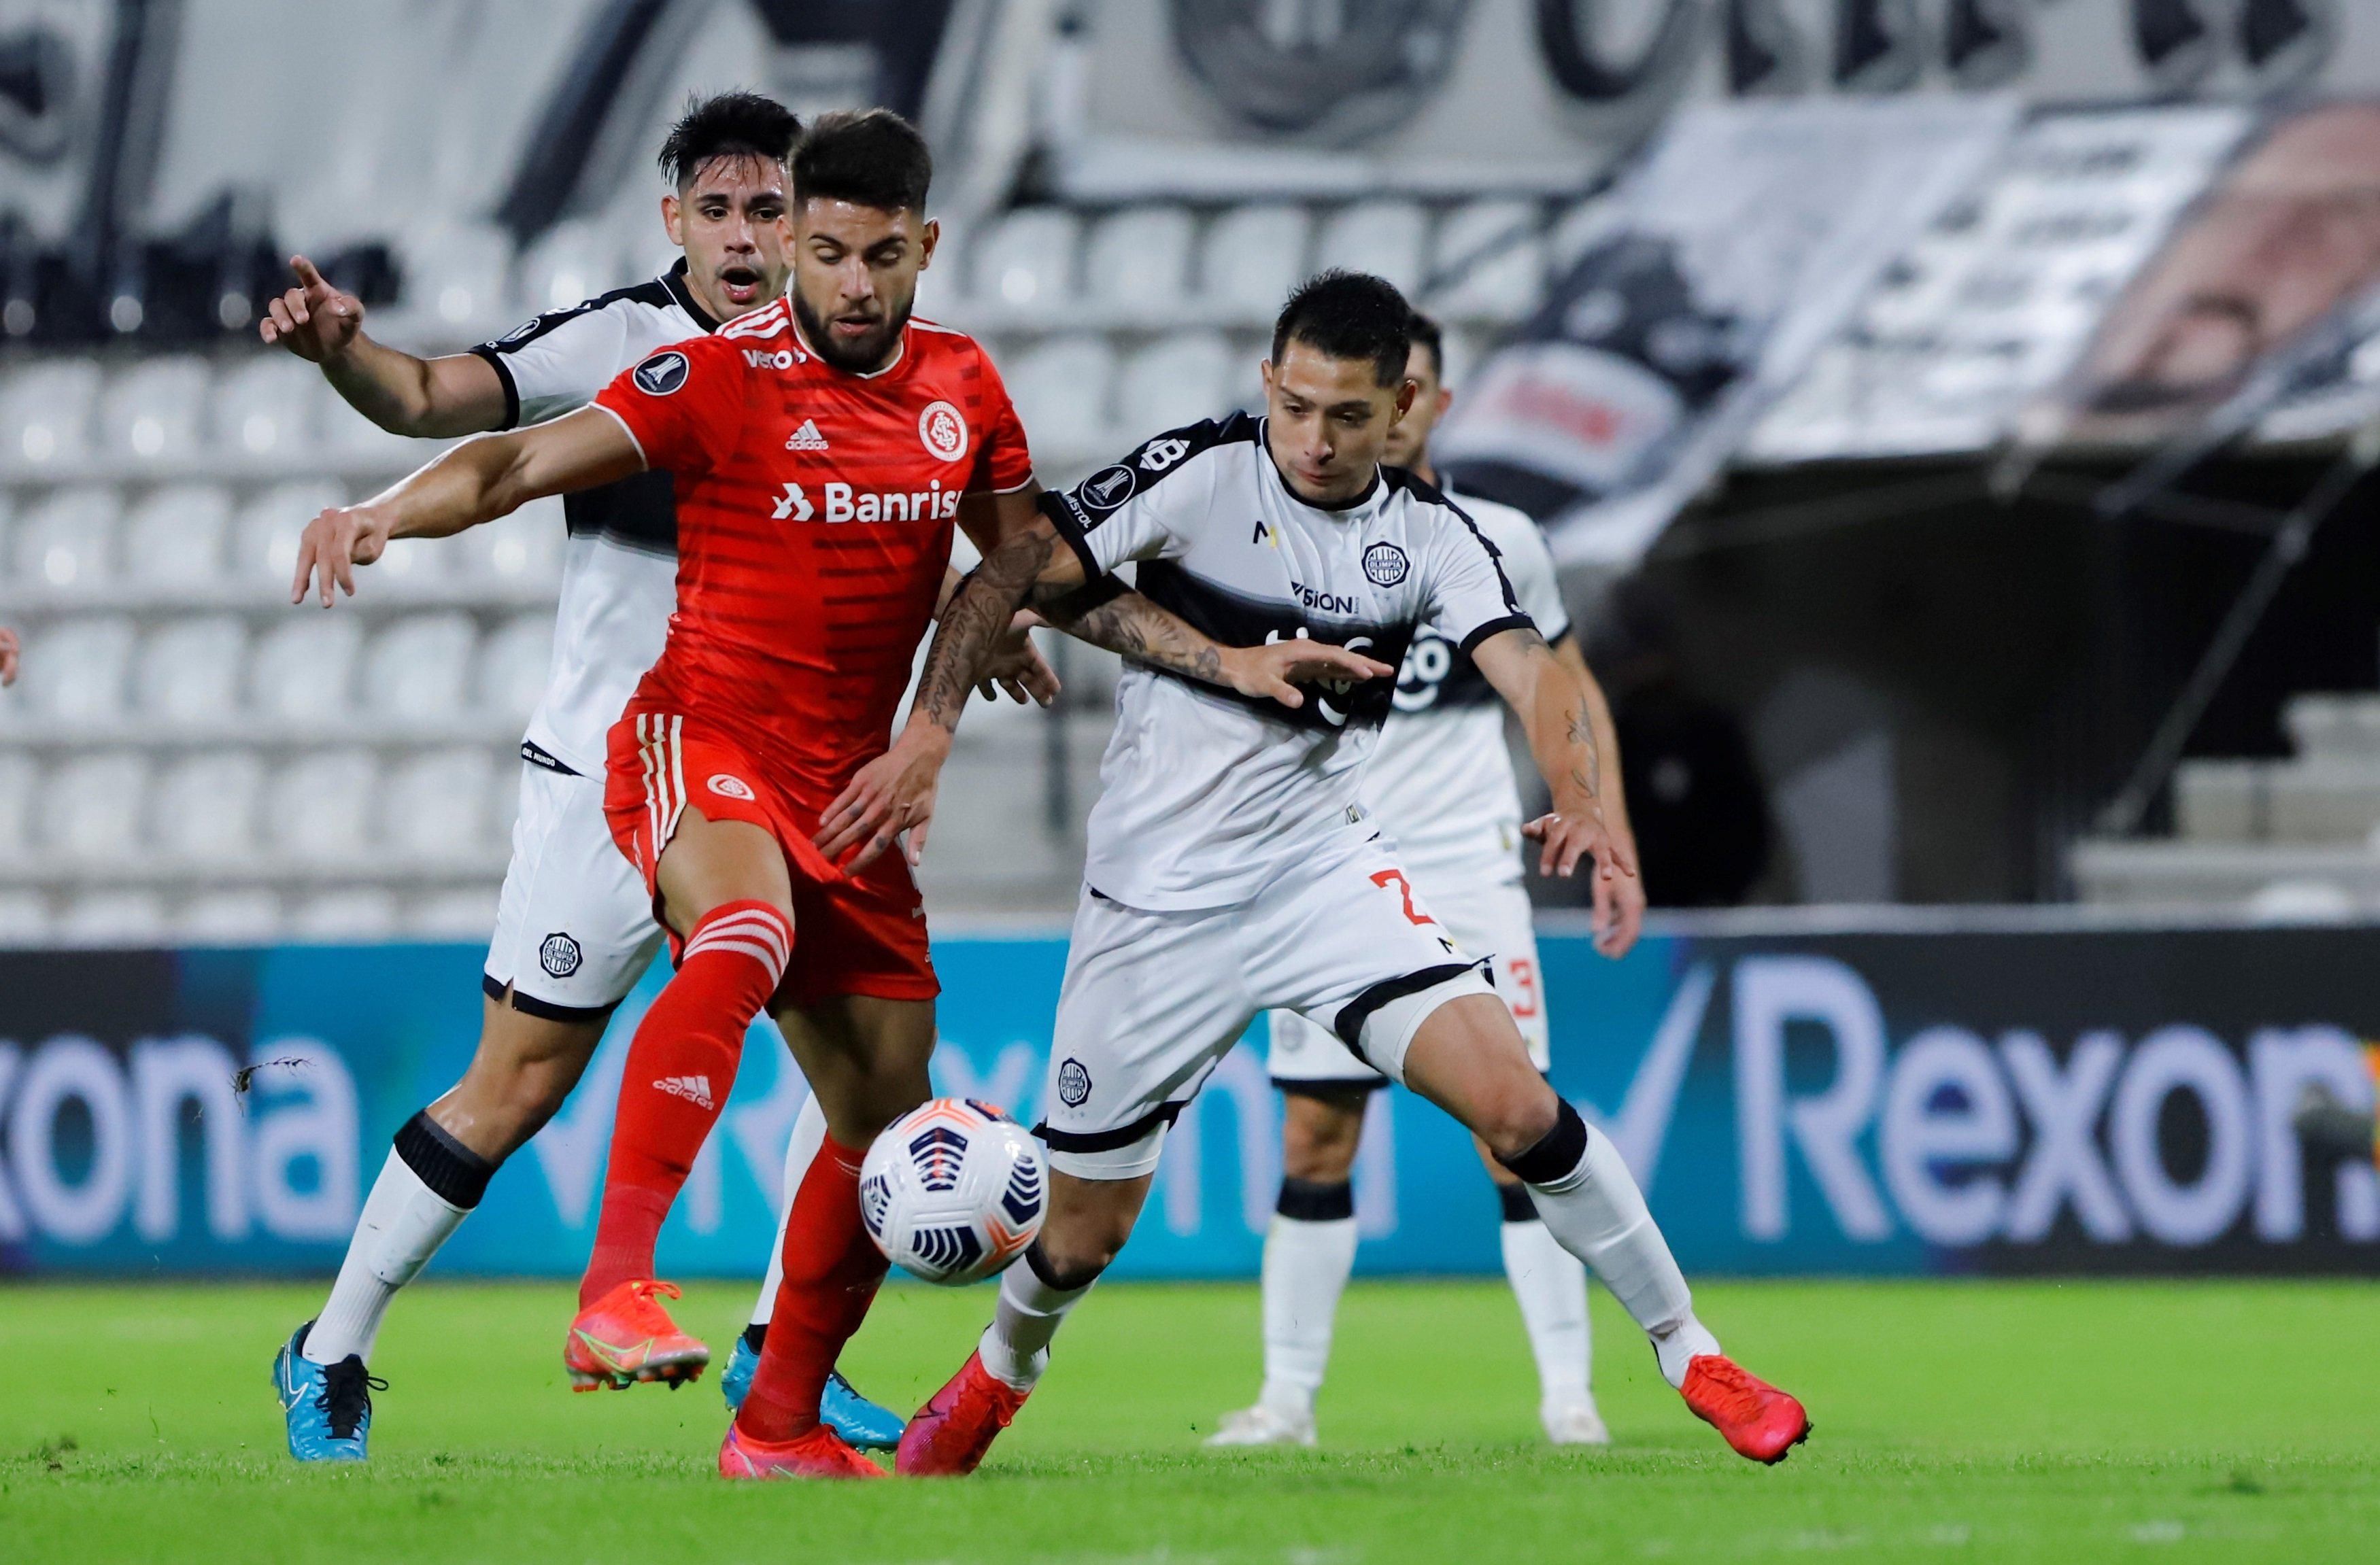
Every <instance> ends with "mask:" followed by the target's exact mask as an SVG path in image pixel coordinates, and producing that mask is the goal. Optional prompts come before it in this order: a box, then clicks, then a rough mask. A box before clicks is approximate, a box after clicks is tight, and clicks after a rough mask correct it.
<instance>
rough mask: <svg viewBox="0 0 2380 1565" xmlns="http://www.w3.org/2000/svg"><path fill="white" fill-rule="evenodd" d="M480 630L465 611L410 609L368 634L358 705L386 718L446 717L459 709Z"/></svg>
mask: <svg viewBox="0 0 2380 1565" xmlns="http://www.w3.org/2000/svg"><path fill="white" fill-rule="evenodd" d="M479 638H480V633H479V629H478V627H477V626H475V625H473V624H472V623H471V620H470V616H468V614H459V613H442V614H416V615H413V616H411V617H409V618H407V619H401V620H397V621H395V623H393V624H391V625H388V626H387V628H385V629H383V631H381V632H380V634H379V635H377V636H375V637H372V641H371V647H370V650H369V651H367V652H366V653H365V655H364V666H363V697H362V698H363V706H364V708H365V710H369V711H373V712H378V713H383V714H385V715H387V716H390V717H406V718H439V717H451V716H453V715H454V714H455V713H456V712H458V711H460V710H462V708H463V704H464V698H465V693H466V691H467V690H468V687H469V675H470V670H471V653H472V650H473V649H474V648H475V647H476V646H477V645H478V643H479Z"/></svg>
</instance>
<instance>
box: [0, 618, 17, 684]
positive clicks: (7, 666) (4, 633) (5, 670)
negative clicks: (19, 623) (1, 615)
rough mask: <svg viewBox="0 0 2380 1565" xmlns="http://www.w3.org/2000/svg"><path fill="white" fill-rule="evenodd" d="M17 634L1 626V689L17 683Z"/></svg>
mask: <svg viewBox="0 0 2380 1565" xmlns="http://www.w3.org/2000/svg"><path fill="white" fill-rule="evenodd" d="M18 645H19V643H18V640H17V633H16V632H15V631H13V630H10V629H9V628H8V627H7V626H6V625H0V689H6V687H7V686H9V685H14V684H16V683H17V652H18Z"/></svg>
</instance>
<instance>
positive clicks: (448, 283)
mask: <svg viewBox="0 0 2380 1565" xmlns="http://www.w3.org/2000/svg"><path fill="white" fill-rule="evenodd" d="M404 260H405V267H404V271H405V303H406V304H407V305H408V306H410V307H411V308H413V309H418V310H420V311H421V312H422V313H423V314H424V315H425V316H427V317H429V318H430V319H431V320H435V321H443V322H444V323H445V325H446V326H448V327H449V328H455V327H461V328H465V329H470V328H475V327H486V326H488V325H490V324H491V323H492V322H493V321H498V320H501V319H502V318H503V317H504V312H505V296H504V273H505V272H506V271H507V269H508V268H509V267H510V266H511V263H512V243H511V241H510V240H508V239H507V238H506V237H504V230H502V229H500V228H497V227H495V226H493V225H492V224H440V225H438V226H436V227H432V228H430V229H427V230H425V231H424V232H423V233H422V234H421V235H420V237H419V238H416V239H414V240H412V241H410V242H409V243H407V245H406V247H405V257H404Z"/></svg>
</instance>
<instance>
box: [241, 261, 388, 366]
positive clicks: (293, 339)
mask: <svg viewBox="0 0 2380 1565" xmlns="http://www.w3.org/2000/svg"><path fill="white" fill-rule="evenodd" d="M289 270H290V271H292V272H294V273H297V286H296V287H294V288H290V289H287V290H285V292H284V293H283V294H282V296H281V297H279V298H277V299H274V300H273V301H272V302H271V303H269V304H267V305H266V306H265V307H264V319H263V320H261V321H258V322H257V323H256V331H257V334H258V335H259V336H261V337H262V338H263V339H264V340H265V341H266V342H267V343H279V344H280V345H281V346H283V347H285V348H287V349H288V350H289V351H290V352H292V353H294V354H296V355H297V357H298V358H302V359H305V360H306V361H307V362H308V363H310V364H320V363H321V362H322V360H324V359H325V358H333V357H335V356H336V355H338V354H341V353H344V352H346V348H347V345H348V344H349V343H352V342H354V341H355V340H356V334H357V333H358V332H359V331H361V330H363V324H364V301H363V300H361V299H359V298H358V297H356V296H355V295H353V294H350V293H345V292H342V291H341V290H339V289H337V288H334V287H333V286H331V285H330V284H329V283H328V282H327V281H325V280H324V278H323V276H322V273H320V272H317V271H316V270H314V263H313V262H312V261H308V260H307V259H306V258H305V257H304V256H302V255H301V256H293V257H292V258H290V261H289Z"/></svg>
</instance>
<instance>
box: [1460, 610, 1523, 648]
mask: <svg viewBox="0 0 2380 1565" xmlns="http://www.w3.org/2000/svg"><path fill="white" fill-rule="evenodd" d="M1536 628H1537V622H1536V621H1535V620H1533V619H1531V618H1530V617H1529V616H1528V615H1526V614H1505V615H1503V616H1501V617H1500V618H1498V619H1492V620H1489V621H1488V623H1487V624H1486V625H1480V626H1478V627H1476V628H1475V629H1474V630H1473V631H1472V633H1471V634H1470V635H1468V636H1466V637H1463V645H1462V647H1461V648H1460V649H1459V650H1460V651H1461V652H1462V653H1463V656H1464V657H1466V658H1467V657H1469V656H1470V655H1471V654H1472V652H1473V651H1474V650H1475V649H1476V648H1477V647H1478V645H1479V643H1481V642H1482V641H1485V640H1487V639H1488V637H1491V636H1501V635H1502V634H1503V633H1504V632H1506V631H1508V630H1535V629H1536Z"/></svg>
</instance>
